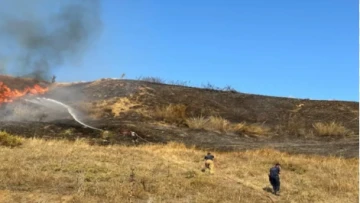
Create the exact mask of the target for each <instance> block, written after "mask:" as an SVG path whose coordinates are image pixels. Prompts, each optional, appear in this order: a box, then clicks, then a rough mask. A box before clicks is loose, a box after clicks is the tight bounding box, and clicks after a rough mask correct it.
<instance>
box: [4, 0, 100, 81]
mask: <svg viewBox="0 0 360 203" xmlns="http://www.w3.org/2000/svg"><path fill="white" fill-rule="evenodd" d="M101 28H102V22H101V17H100V0H61V1H60V0H2V1H1V6H0V44H2V47H1V48H0V64H1V70H2V71H4V69H5V68H6V69H7V71H8V72H9V71H10V70H11V72H12V74H15V75H17V76H33V77H35V78H36V79H46V80H48V79H49V78H50V77H51V74H52V70H54V69H55V68H61V67H63V66H65V65H70V66H73V65H75V66H76V65H77V64H79V63H81V61H82V58H83V55H84V53H85V51H86V50H87V49H88V48H89V47H90V46H91V44H92V43H93V42H94V41H95V40H96V39H97V38H98V37H99V36H100V34H101V30H102V29H101ZM5 65H6V67H5Z"/></svg>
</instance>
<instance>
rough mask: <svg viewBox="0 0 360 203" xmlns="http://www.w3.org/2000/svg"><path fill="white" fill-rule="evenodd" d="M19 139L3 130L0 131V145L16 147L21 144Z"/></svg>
mask: <svg viewBox="0 0 360 203" xmlns="http://www.w3.org/2000/svg"><path fill="white" fill-rule="evenodd" d="M21 144H22V142H21V139H20V138H19V137H17V136H14V135H11V134H9V133H7V132H5V131H0V145H1V146H6V147H16V146H19V145H21Z"/></svg>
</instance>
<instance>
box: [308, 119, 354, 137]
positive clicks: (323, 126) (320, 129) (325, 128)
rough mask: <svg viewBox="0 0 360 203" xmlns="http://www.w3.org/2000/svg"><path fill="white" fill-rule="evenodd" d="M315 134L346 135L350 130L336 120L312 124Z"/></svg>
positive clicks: (349, 133)
mask: <svg viewBox="0 0 360 203" xmlns="http://www.w3.org/2000/svg"><path fill="white" fill-rule="evenodd" d="M313 127H314V129H315V134H317V135H319V136H348V135H351V131H350V130H348V129H347V128H345V127H344V126H343V125H342V124H340V123H336V122H334V121H333V122H330V123H321V122H317V123H315V124H313Z"/></svg>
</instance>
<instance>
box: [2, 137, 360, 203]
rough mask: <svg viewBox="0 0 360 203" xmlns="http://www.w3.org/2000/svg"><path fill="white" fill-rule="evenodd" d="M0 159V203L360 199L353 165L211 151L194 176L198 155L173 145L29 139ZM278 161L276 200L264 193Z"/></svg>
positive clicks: (200, 155)
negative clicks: (210, 168) (209, 162)
mask: <svg viewBox="0 0 360 203" xmlns="http://www.w3.org/2000/svg"><path fill="white" fill-rule="evenodd" d="M0 154H1V156H0V162H1V165H0V171H1V173H0V179H1V182H0V189H1V190H0V202H9V203H10V202H29V203H31V202H54V203H56V202H80V203H81V202H86V203H92V202H130V200H131V201H132V202H172V203H173V202H175V203H176V202H179V203H180V202H199V203H202V202H271V199H272V200H273V201H275V202H300V203H301V202H304V203H305V202H306V203H307V202H339V203H340V202H357V201H358V195H359V194H358V164H359V161H358V159H342V158H334V157H320V156H304V155H289V154H286V153H281V152H278V151H275V150H271V149H264V150H255V151H245V152H228V153H216V152H214V155H215V157H216V162H215V175H208V174H206V173H202V172H201V171H200V169H201V167H202V164H203V162H202V158H203V156H204V154H205V152H204V151H200V150H196V149H194V148H186V147H185V146H184V145H182V144H176V143H170V144H167V145H144V146H139V147H125V146H109V147H100V146H90V145H88V144H87V143H85V142H83V141H80V140H79V141H76V142H73V143H71V142H67V141H44V140H39V139H32V140H24V144H23V146H22V147H20V148H13V149H10V148H0ZM277 161H279V162H280V163H282V175H281V181H282V182H281V196H280V197H276V196H273V195H272V194H270V193H269V192H266V191H265V190H267V188H268V187H269V186H270V185H269V183H268V177H267V173H268V169H269V167H271V166H272V164H273V163H275V162H277ZM131 174H132V175H131ZM130 176H131V177H130Z"/></svg>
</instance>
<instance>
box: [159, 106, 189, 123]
mask: <svg viewBox="0 0 360 203" xmlns="http://www.w3.org/2000/svg"><path fill="white" fill-rule="evenodd" d="M186 109H187V106H186V105H184V104H169V105H167V106H163V107H156V108H155V110H154V112H153V116H154V117H156V118H158V119H162V120H164V121H165V122H169V123H178V124H179V123H183V122H185V119H186Z"/></svg>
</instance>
